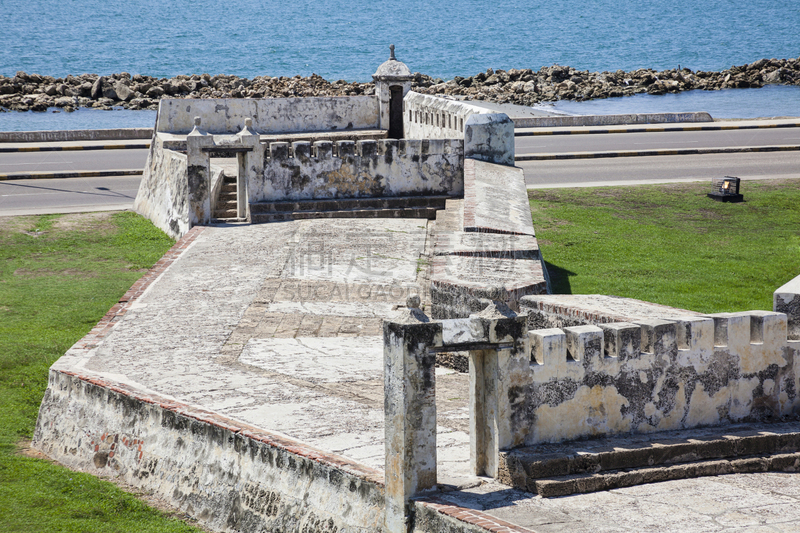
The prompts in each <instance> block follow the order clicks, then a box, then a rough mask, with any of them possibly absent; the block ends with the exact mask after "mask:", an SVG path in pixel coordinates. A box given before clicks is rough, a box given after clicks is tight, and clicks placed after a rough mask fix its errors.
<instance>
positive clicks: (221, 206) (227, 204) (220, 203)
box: [214, 196, 236, 212]
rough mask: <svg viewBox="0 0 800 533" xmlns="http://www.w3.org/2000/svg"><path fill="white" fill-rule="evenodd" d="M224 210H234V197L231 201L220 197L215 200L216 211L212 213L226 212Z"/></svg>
mask: <svg viewBox="0 0 800 533" xmlns="http://www.w3.org/2000/svg"><path fill="white" fill-rule="evenodd" d="M226 209H236V197H235V196H234V197H233V198H232V199H229V198H223V197H220V198H219V199H218V200H217V205H216V209H214V212H216V211H219V210H226Z"/></svg>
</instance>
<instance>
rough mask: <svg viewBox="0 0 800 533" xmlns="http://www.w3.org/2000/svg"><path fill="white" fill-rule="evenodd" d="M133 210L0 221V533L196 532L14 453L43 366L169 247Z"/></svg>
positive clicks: (39, 391)
mask: <svg viewBox="0 0 800 533" xmlns="http://www.w3.org/2000/svg"><path fill="white" fill-rule="evenodd" d="M172 244H173V243H172V241H171V240H170V239H169V238H168V237H167V236H166V235H164V234H163V233H162V232H161V231H159V230H157V229H155V228H154V227H153V225H152V224H150V222H148V221H146V220H144V219H142V218H141V217H139V216H138V215H135V214H133V213H117V214H108V213H105V214H88V215H64V216H41V217H6V218H0V406H2V409H0V531H3V532H4V533H9V532H18V531H19V532H23V531H25V532H28V531H30V532H51V531H59V532H61V531H63V532H80V533H84V532H130V531H137V532H151V531H152V532H155V531H158V532H162V531H164V532H186V531H199V530H198V529H195V528H193V527H191V526H189V525H187V524H186V523H185V522H182V521H180V520H177V519H175V518H170V517H168V516H167V515H165V514H164V513H162V512H160V511H158V510H156V509H153V508H151V507H148V506H147V505H146V504H145V503H143V502H142V501H141V500H139V499H137V498H136V497H134V496H132V495H130V494H128V493H126V492H123V491H122V490H120V489H118V488H117V487H116V486H114V485H112V484H110V483H107V482H104V481H101V480H99V479H97V478H95V477H93V476H90V475H87V474H82V473H78V472H73V471H71V470H68V469H66V468H63V467H60V466H58V465H55V464H52V463H50V462H49V461H46V460H43V459H38V458H35V457H30V456H28V455H25V454H22V453H20V444H21V443H24V442H25V441H26V440H27V439H30V438H31V437H32V435H33V429H34V425H35V423H36V415H37V412H38V409H39V403H40V402H41V400H42V395H43V394H44V390H45V388H46V386H47V370H48V368H49V367H50V365H51V364H52V363H53V362H54V361H55V360H56V359H58V358H59V357H60V356H61V355H63V354H64V352H66V351H67V349H68V348H69V347H70V346H72V344H74V343H75V342H76V341H77V340H78V339H80V338H81V337H83V336H84V335H85V334H86V333H88V332H89V330H90V329H91V328H92V327H93V326H94V325H95V324H96V323H97V321H98V320H100V318H102V316H103V315H104V314H105V313H106V311H108V309H109V308H110V307H111V306H112V305H114V303H116V302H117V300H118V299H119V298H120V297H121V296H122V295H123V294H124V293H125V292H126V291H127V290H128V288H130V286H131V285H132V284H133V283H134V282H135V281H136V280H137V279H138V278H140V277H141V276H142V274H143V273H144V272H145V271H146V270H147V269H148V268H149V267H151V266H152V265H153V264H154V263H155V262H156V261H157V260H158V259H159V258H160V257H161V256H162V255H163V253H164V252H165V251H166V250H168V249H169V248H170V246H172Z"/></svg>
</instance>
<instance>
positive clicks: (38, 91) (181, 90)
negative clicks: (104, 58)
mask: <svg viewBox="0 0 800 533" xmlns="http://www.w3.org/2000/svg"><path fill="white" fill-rule="evenodd" d="M374 91H375V86H374V84H372V83H358V82H352V83H348V82H346V81H344V80H339V81H334V82H329V81H326V80H325V79H323V78H322V77H321V76H318V75H316V74H312V75H311V76H309V77H306V78H303V77H300V76H295V77H293V78H287V77H280V78H272V77H269V76H257V77H255V78H253V79H252V80H249V79H247V78H240V77H238V76H226V75H217V76H210V75H209V74H200V75H198V74H195V75H192V76H186V75H178V76H175V77H174V78H154V77H151V76H142V75H140V74H135V75H133V76H131V75H130V74H128V73H126V72H123V73H121V74H111V75H109V76H98V75H96V74H82V75H80V76H67V77H66V78H54V77H52V76H42V75H40V74H26V73H25V72H17V74H16V76H13V77H10V78H9V77H5V76H0V111H46V110H47V109H48V108H52V107H57V108H62V109H63V110H64V111H74V110H75V109H76V108H78V107H92V108H95V109H111V108H112V107H123V108H125V109H157V108H158V101H159V100H160V99H161V98H267V97H276V98H282V97H299V96H305V97H307V96H356V95H361V94H373V92H374Z"/></svg>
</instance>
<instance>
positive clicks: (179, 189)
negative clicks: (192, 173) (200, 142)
mask: <svg viewBox="0 0 800 533" xmlns="http://www.w3.org/2000/svg"><path fill="white" fill-rule="evenodd" d="M187 172H188V167H187V158H186V154H181V153H178V152H173V151H172V150H166V149H164V147H163V141H162V139H161V138H159V137H158V136H154V137H153V141H152V144H151V146H150V154H149V155H148V157H147V166H145V168H144V173H143V175H142V181H141V184H140V185H139V192H138V193H137V194H136V200H135V201H134V203H133V210H134V211H136V212H137V213H139V214H140V215H142V216H143V217H146V218H148V219H150V220H151V221H152V222H153V224H155V225H156V227H158V228H159V229H161V230H162V231H164V232H165V233H166V234H167V235H169V236H170V237H172V238H178V237H180V236H182V235H184V234H185V233H186V232H187V231H189V229H190V228H191V224H190V219H189V181H188V179H187Z"/></svg>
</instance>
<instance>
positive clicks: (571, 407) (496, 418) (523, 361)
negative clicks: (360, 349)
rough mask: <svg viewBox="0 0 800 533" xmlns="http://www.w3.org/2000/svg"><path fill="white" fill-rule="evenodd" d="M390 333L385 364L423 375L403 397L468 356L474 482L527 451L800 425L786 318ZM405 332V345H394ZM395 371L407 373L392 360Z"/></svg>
mask: <svg viewBox="0 0 800 533" xmlns="http://www.w3.org/2000/svg"><path fill="white" fill-rule="evenodd" d="M384 332H385V333H384V343H385V347H384V353H385V354H392V355H394V354H395V352H397V351H398V350H399V349H401V348H402V350H403V356H404V357H406V359H408V360H413V361H414V362H415V365H416V366H414V365H412V367H411V368H410V373H409V374H407V379H408V376H417V377H419V376H422V378H421V379H417V380H416V381H415V382H414V385H413V386H412V387H411V389H410V390H408V391H406V392H405V394H406V395H408V397H411V398H420V397H425V391H427V390H428V389H431V388H432V385H431V384H430V383H429V382H428V381H427V380H426V379H425V376H426V375H427V374H426V372H429V371H430V369H431V368H432V367H433V357H432V354H435V353H438V352H446V351H468V353H469V366H470V418H469V419H470V466H471V469H472V473H473V474H474V475H482V474H485V475H489V476H493V477H496V476H497V475H498V473H499V464H500V462H499V457H500V452H501V451H502V450H508V449H511V448H515V447H519V446H535V445H539V444H542V443H558V442H562V441H568V440H576V439H585V438H589V437H598V436H607V435H614V434H637V433H638V434H641V433H654V432H659V431H667V430H677V429H691V428H696V427H703V426H720V425H726V424H730V423H734V422H755V421H768V420H775V419H780V418H782V417H787V416H797V415H799V414H800V394H798V393H799V392H800V341H792V340H788V339H787V335H786V315H784V314H782V313H774V312H769V311H750V312H745V313H722V314H716V315H709V316H687V317H683V318H675V319H672V320H663V319H657V318H654V319H642V320H639V321H638V322H637V323H628V322H622V323H619V322H617V323H603V324H601V325H600V327H598V326H591V325H589V326H575V327H568V328H564V329H556V328H553V329H539V330H529V329H528V328H527V317H526V316H525V315H517V314H515V313H513V312H512V311H511V310H510V309H508V307H507V306H505V305H503V304H502V303H500V302H490V303H489V304H488V305H487V307H486V308H485V309H484V310H482V311H481V312H480V313H476V314H473V315H471V316H470V317H469V318H460V319H453V320H441V321H435V320H430V319H428V317H426V316H425V315H423V314H422V312H421V311H420V310H419V309H410V311H409V312H407V313H406V314H405V315H397V316H396V317H393V318H392V323H389V322H386V323H385V324H384ZM386 332H392V334H393V335H394V336H393V335H388V334H387V333H386ZM398 332H402V333H403V335H404V337H403V339H405V340H404V341H403V342H404V343H405V344H403V343H401V342H398V341H397V340H396V339H395V336H398V335H400V333H398ZM387 357H388V355H387ZM395 359H399V357H395ZM418 367H419V368H418ZM421 367H424V368H421ZM429 367H430V368H429ZM386 371H387V372H390V371H391V372H394V373H399V372H402V368H401V366H400V365H398V364H395V363H394V359H393V360H392V361H391V364H390V363H387V365H386ZM412 381H413V380H412ZM407 382H408V381H407ZM397 401H398V402H399V401H400V400H397ZM405 424H406V425H405V426H403V427H402V428H400V429H402V430H403V431H404V433H397V434H403V435H409V434H411V432H413V434H414V435H416V436H417V437H418V438H426V437H425V435H428V434H430V433H431V432H432V431H433V432H435V431H434V430H435V426H436V425H435V421H434V422H430V421H428V420H427V419H425V418H422V417H417V418H415V419H414V421H407V422H405ZM409 424H411V425H410V426H409ZM396 425H397V424H396ZM389 427H390V426H389V425H388V424H387V428H389ZM393 430H395V431H399V430H398V428H397V427H395V428H393ZM390 436H391V435H390V434H389V433H388V429H387V441H388V440H389V437H390ZM431 438H434V437H431ZM428 440H430V439H428ZM429 445H430V442H428V441H426V442H421V443H419V444H418V445H416V447H415V448H414V449H415V450H421V449H423V448H424V447H426V446H429ZM415 461H416V462H415ZM429 464H430V463H425V462H422V461H420V460H418V459H417V458H413V460H408V461H407V462H406V463H405V467H406V468H408V469H410V470H412V471H415V472H417V474H419V475H422V473H424V472H427V470H425V469H427V468H429ZM410 478H411V479H413V476H412V477H410ZM422 488H424V487H422Z"/></svg>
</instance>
